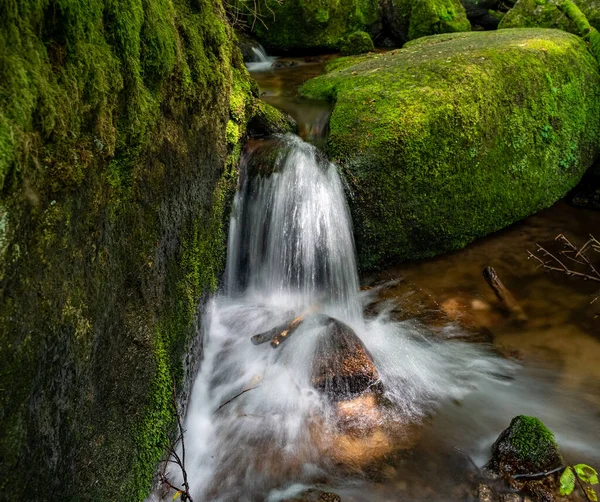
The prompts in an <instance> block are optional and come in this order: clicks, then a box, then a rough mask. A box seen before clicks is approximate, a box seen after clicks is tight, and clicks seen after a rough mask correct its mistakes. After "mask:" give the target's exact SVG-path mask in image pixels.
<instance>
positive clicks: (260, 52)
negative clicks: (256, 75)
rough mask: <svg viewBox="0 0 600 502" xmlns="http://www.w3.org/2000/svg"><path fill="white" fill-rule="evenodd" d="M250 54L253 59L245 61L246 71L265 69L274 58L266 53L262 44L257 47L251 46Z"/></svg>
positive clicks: (269, 66)
mask: <svg viewBox="0 0 600 502" xmlns="http://www.w3.org/2000/svg"><path fill="white" fill-rule="evenodd" d="M252 54H253V55H254V57H253V61H249V62H247V63H246V68H248V71H251V72H252V71H266V70H268V69H269V68H271V65H272V64H273V61H275V59H276V58H274V57H272V56H268V55H267V51H266V50H265V48H264V47H263V46H262V45H258V47H252Z"/></svg>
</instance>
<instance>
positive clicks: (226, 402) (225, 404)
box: [215, 385, 260, 413]
mask: <svg viewBox="0 0 600 502" xmlns="http://www.w3.org/2000/svg"><path fill="white" fill-rule="evenodd" d="M258 387H260V385H255V386H254V387H250V388H248V389H244V390H243V391H242V392H240V393H239V394H236V395H235V396H233V397H232V398H231V399H229V400H227V401H225V402H224V403H223V404H222V405H221V406H219V407H218V408H217V409H216V410H215V413H216V412H217V411H219V410H220V409H221V408H223V407H224V406H227V405H228V404H229V403H231V401H233V400H234V399H237V398H238V397H240V396H241V395H242V394H245V393H246V392H250V391H251V390H254V389H256V388H258Z"/></svg>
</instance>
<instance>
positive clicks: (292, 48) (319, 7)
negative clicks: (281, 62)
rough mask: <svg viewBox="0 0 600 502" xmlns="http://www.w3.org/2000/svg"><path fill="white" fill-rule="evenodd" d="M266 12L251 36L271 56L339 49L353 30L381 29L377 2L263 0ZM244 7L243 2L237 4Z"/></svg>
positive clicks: (353, 0) (367, 0)
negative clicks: (274, 54) (268, 51)
mask: <svg viewBox="0 0 600 502" xmlns="http://www.w3.org/2000/svg"><path fill="white" fill-rule="evenodd" d="M262 2H263V3H261V5H262V7H261V8H262V10H263V11H265V12H269V14H268V15H266V16H264V17H263V18H262V22H256V23H254V28H253V33H254V35H255V36H256V38H258V40H259V41H260V42H261V43H262V44H263V45H264V46H265V47H266V48H267V49H268V50H270V51H271V52H273V53H294V52H303V53H306V51H335V50H339V49H340V47H341V44H342V41H343V40H344V38H345V37H346V36H347V35H348V34H350V33H352V32H354V31H367V32H369V33H370V34H371V35H375V34H376V33H378V32H379V31H380V29H381V21H380V15H379V12H380V11H379V3H378V1H377V0H316V1H313V0H285V1H284V2H280V1H278V0H262ZM238 4H239V5H241V6H242V8H243V6H244V5H246V4H247V3H246V2H238Z"/></svg>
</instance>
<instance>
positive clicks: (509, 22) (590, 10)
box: [499, 0, 600, 34]
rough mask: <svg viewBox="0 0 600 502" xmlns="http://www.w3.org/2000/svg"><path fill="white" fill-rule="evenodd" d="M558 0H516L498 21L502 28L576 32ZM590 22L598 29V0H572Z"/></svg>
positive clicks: (599, 6)
mask: <svg viewBox="0 0 600 502" xmlns="http://www.w3.org/2000/svg"><path fill="white" fill-rule="evenodd" d="M559 1H560V0H518V2H517V3H516V4H515V6H514V7H513V8H512V9H511V10H510V11H508V13H507V14H506V15H505V16H504V18H503V19H502V21H501V22H500V26H499V29H503V28H556V29H559V30H565V31H568V32H570V33H575V34H578V30H577V27H576V25H575V23H573V22H572V21H571V20H570V19H569V18H568V17H567V16H565V14H564V13H563V12H561V11H560V9H559V8H558V4H559ZM573 3H575V4H576V5H577V6H578V7H579V8H580V9H581V11H582V12H583V13H584V14H585V15H586V16H587V18H588V21H589V22H590V24H591V25H592V26H593V27H594V28H596V29H597V30H598V29H600V0H573Z"/></svg>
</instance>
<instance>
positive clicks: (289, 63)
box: [271, 59, 298, 68]
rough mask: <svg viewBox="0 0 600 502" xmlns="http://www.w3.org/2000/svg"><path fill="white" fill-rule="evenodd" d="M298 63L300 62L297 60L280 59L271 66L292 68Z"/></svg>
mask: <svg viewBox="0 0 600 502" xmlns="http://www.w3.org/2000/svg"><path fill="white" fill-rule="evenodd" d="M297 64H298V63H297V62H296V61H289V60H285V59H278V60H277V61H275V62H274V63H273V64H272V65H271V68H291V67H292V66H296V65H297Z"/></svg>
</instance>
